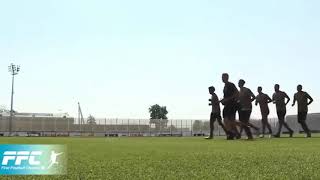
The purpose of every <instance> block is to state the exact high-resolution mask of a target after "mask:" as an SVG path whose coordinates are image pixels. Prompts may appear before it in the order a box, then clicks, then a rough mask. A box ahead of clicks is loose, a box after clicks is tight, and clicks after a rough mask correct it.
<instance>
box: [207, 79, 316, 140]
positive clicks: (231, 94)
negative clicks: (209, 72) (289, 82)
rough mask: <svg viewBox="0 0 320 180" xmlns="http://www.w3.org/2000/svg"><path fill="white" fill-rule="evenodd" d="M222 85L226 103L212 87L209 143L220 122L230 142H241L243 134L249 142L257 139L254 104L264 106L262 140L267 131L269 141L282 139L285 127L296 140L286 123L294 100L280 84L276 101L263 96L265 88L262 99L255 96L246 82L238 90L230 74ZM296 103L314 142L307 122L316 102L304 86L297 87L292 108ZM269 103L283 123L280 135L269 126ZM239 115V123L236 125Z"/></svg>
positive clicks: (261, 93) (239, 84) (262, 110)
mask: <svg viewBox="0 0 320 180" xmlns="http://www.w3.org/2000/svg"><path fill="white" fill-rule="evenodd" d="M222 81H223V83H224V84H225V86H224V89H223V94H224V96H223V99H222V100H219V98H218V96H217V95H216V94H215V88H214V87H213V86H211V87H209V93H210V94H211V99H209V101H210V104H209V105H211V106H212V112H211V115H210V135H209V137H207V138H206V139H212V138H213V131H214V122H215V121H218V123H219V125H220V126H221V127H222V128H223V130H224V131H225V134H226V136H227V140H234V139H241V134H242V131H245V133H246V135H247V139H248V140H252V139H253V135H252V131H251V128H252V129H255V130H256V131H259V128H258V127H256V126H255V125H253V124H251V123H250V116H251V113H252V103H253V102H254V101H255V105H259V106H260V111H261V116H262V118H261V119H262V120H261V122H262V132H261V135H260V137H261V138H263V137H264V135H265V130H266V128H267V129H268V131H269V137H272V136H273V137H275V138H279V137H280V135H281V130H282V127H283V126H284V127H285V128H287V130H288V131H289V136H290V137H292V136H293V130H292V129H291V128H290V127H289V125H288V124H287V123H286V121H285V117H286V113H287V109H286V106H287V104H288V103H289V102H290V97H289V96H288V95H287V94H286V93H285V92H283V91H281V90H280V85H279V84H276V85H275V86H274V90H275V92H274V94H273V96H272V98H270V97H269V96H268V95H267V94H265V93H263V92H262V87H258V89H257V91H258V95H257V96H255V95H254V93H253V92H252V91H251V90H250V89H249V88H247V87H245V86H244V85H245V83H246V82H245V81H244V80H243V79H240V80H239V83H238V86H239V90H238V89H237V87H236V86H235V85H234V84H233V83H232V82H229V75H228V74H227V73H224V74H222ZM296 102H297V104H298V122H299V123H300V124H301V126H302V128H303V130H304V132H305V133H306V137H308V138H310V137H311V131H310V129H309V128H308V126H307V124H306V119H307V114H308V106H309V105H310V104H311V103H312V102H313V99H312V97H311V96H310V95H309V94H308V93H307V92H304V91H302V85H298V86H297V93H295V95H294V100H293V104H292V106H295V104H296ZM220 103H221V104H222V105H223V106H224V108H223V112H222V116H223V121H222V117H221V109H220ZM269 103H274V104H275V105H276V110H277V116H278V120H279V128H278V132H277V133H276V134H274V135H273V133H272V128H271V125H270V124H269V122H268V116H269V114H270V110H269V105H268V104H269ZM237 112H238V116H239V121H236V113H237ZM238 128H239V129H240V131H239V129H238Z"/></svg>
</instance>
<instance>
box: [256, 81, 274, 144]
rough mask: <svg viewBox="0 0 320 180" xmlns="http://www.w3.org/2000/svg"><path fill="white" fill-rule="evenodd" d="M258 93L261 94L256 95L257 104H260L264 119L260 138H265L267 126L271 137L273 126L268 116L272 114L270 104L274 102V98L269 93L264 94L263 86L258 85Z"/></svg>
mask: <svg viewBox="0 0 320 180" xmlns="http://www.w3.org/2000/svg"><path fill="white" fill-rule="evenodd" d="M258 93H259V94H258V95H257V97H256V106H257V105H258V104H259V106H260V111H261V116H262V120H261V121H262V134H261V136H260V138H264V134H265V130H266V127H267V128H268V130H269V134H270V136H269V137H271V135H272V129H271V126H270V124H269V122H268V116H269V114H270V110H269V106H268V104H269V103H271V102H272V99H271V98H270V97H269V96H268V95H267V94H264V93H263V92H262V87H258Z"/></svg>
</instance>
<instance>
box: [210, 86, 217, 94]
mask: <svg viewBox="0 0 320 180" xmlns="http://www.w3.org/2000/svg"><path fill="white" fill-rule="evenodd" d="M215 91H216V88H214V87H213V86H210V87H209V93H210V94H213V93H214V92H215Z"/></svg>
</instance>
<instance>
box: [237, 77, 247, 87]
mask: <svg viewBox="0 0 320 180" xmlns="http://www.w3.org/2000/svg"><path fill="white" fill-rule="evenodd" d="M244 84H246V81H245V80H243V79H240V80H239V83H238V85H239V87H243V86H244Z"/></svg>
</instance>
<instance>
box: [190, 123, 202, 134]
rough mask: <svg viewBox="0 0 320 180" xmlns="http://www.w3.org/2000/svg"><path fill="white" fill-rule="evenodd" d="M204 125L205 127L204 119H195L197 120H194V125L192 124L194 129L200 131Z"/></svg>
mask: <svg viewBox="0 0 320 180" xmlns="http://www.w3.org/2000/svg"><path fill="white" fill-rule="evenodd" d="M202 127H203V123H202V121H199V120H195V121H194V122H193V125H192V130H193V131H194V132H200V131H201V129H202Z"/></svg>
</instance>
